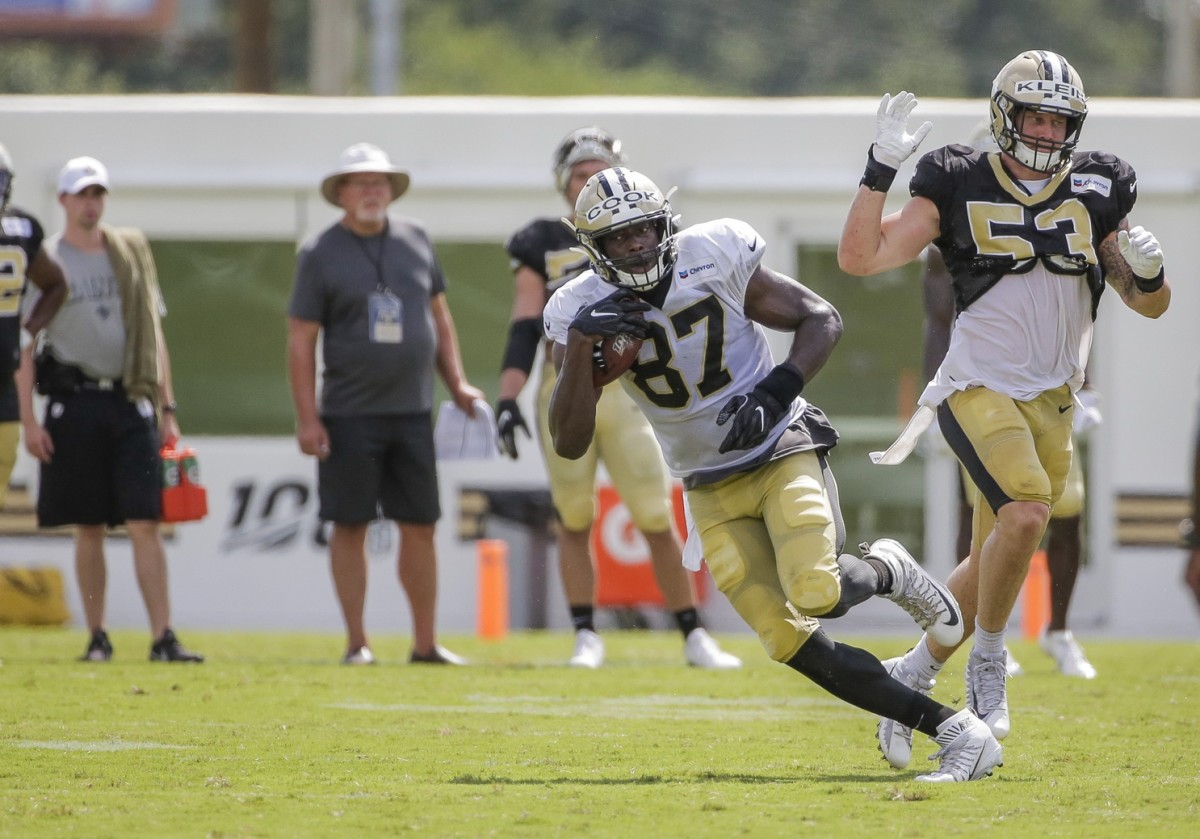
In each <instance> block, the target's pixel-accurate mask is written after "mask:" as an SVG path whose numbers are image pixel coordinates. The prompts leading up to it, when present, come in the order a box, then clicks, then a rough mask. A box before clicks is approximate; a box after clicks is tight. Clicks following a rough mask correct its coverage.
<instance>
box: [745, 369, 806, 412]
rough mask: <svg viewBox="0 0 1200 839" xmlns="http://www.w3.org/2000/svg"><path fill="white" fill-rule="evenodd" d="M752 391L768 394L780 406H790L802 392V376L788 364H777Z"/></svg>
mask: <svg viewBox="0 0 1200 839" xmlns="http://www.w3.org/2000/svg"><path fill="white" fill-rule="evenodd" d="M754 389H755V390H762V391H764V392H765V393H768V394H770V395H771V397H773V398H774V399H775V401H776V402H778V403H779V404H780V405H791V404H792V402H793V401H794V400H795V399H796V397H797V396H799V395H800V391H802V390H804V374H803V373H801V372H800V371H799V370H797V369H796V368H795V367H792V366H791V365H789V364H786V363H784V364H777V365H775V367H773V368H772V369H771V372H770V373H768V374H767V375H765V376H763V378H762V381H761V382H759V383H758V384H757V385H755V386H754Z"/></svg>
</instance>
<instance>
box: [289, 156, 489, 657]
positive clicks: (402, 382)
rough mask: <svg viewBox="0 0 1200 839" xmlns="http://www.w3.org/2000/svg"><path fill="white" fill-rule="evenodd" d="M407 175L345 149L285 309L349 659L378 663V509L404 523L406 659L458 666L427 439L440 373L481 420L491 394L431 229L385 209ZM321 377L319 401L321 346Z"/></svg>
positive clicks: (302, 437) (381, 159) (304, 436)
mask: <svg viewBox="0 0 1200 839" xmlns="http://www.w3.org/2000/svg"><path fill="white" fill-rule="evenodd" d="M408 183H409V176H408V173H407V172H404V171H402V170H401V169H399V168H397V167H396V166H393V165H392V162H391V161H390V160H389V159H388V156H387V155H386V154H385V153H384V152H383V151H382V150H381V149H379V148H378V147H376V146H373V145H371V144H369V143H358V144H355V145H353V146H350V147H349V148H348V149H346V150H345V151H344V152H342V157H341V162H340V165H339V166H338V168H337V169H335V170H334V171H333V172H331V173H329V175H327V176H326V177H325V179H324V180H323V181H322V182H321V195H322V196H323V197H324V198H325V200H326V201H328V202H329V203H330V204H333V205H334V206H336V207H339V208H341V210H342V217H341V219H339V220H338V221H337V222H335V223H334V224H332V225H330V226H329V227H327V228H326V229H325V230H322V231H321V232H320V233H318V234H317V235H315V236H314V237H312V238H311V239H309V240H308V241H307V242H305V244H304V246H303V247H302V248H301V249H300V253H299V255H298V257H297V262H296V278H295V286H294V288H293V291H292V298H291V302H290V304H289V306H288V374H289V377H290V379H291V387H292V400H293V402H294V403H295V407H296V439H297V441H298V443H299V445H300V450H301V451H302V452H304V453H305V454H307V455H312V456H313V457H315V458H317V461H318V463H317V483H318V493H319V496H320V516H321V518H322V519H323V520H325V521H329V522H332V524H333V532H332V535H331V537H330V541H329V557H330V567H331V570H332V575H333V583H334V588H335V590H336V592H337V597H338V601H339V603H340V605H341V610H342V617H343V618H344V619H345V622H346V635H347V646H346V653H345V655H344V656H343V658H342V662H343V663H344V664H371V663H373V662H374V661H375V656H374V654H373V653H372V652H371V647H370V643H369V641H368V638H367V633H366V628H365V625H364V622H363V607H364V604H365V601H366V593H367V561H366V551H365V542H366V534H367V527H368V525H369V524H370V523H371V522H372V521H373V520H374V519H375V518H376V517H377V515H378V514H379V513H382V515H383V516H384V517H386V518H388V519H391V520H393V521H395V522H396V524H397V525H398V526H399V528H400V552H399V557H398V560H397V564H398V574H399V577H400V583H401V585H402V586H403V588H404V591H405V594H406V595H407V597H408V603H409V607H410V609H411V611H412V620H413V647H412V652H411V655H410V658H409V660H410V661H411V662H413V663H426V664H463V663H465V662H464V661H463V659H461V658H460V657H458V656H457V655H455V654H454V653H452V652H450V651H449V650H447V649H445V648H444V647H442V646H441V645H439V644H438V643H437V634H436V629H435V617H436V602H437V554H436V551H435V549H434V527H435V525H436V522H437V520H438V518H439V517H440V516H441V508H440V506H439V502H438V486H437V464H436V461H435V459H434V444H433V373H434V370H435V369H436V371H437V373H438V375H440V376H441V378H442V381H443V382H444V383H445V385H446V388H447V390H448V391H449V393H450V396H451V398H452V399H453V400H454V402H455V404H456V405H457V406H458V407H459V408H461V409H462V410H463V411H465V412H467V414H468V415H470V416H474V415H475V400H477V399H482V398H483V393H482V392H481V391H480V390H479V389H478V388H476V387H473V386H472V385H471V384H470V383H469V382H468V381H467V378H466V375H465V374H464V372H463V365H462V357H461V356H460V354H459V350H458V338H457V335H456V333H455V329H454V321H453V319H452V318H451V316H450V308H449V305H448V304H447V302H446V294H445V290H446V282H445V278H444V277H443V275H442V269H441V265H440V264H439V263H438V260H437V256H436V254H435V253H434V249H433V244H432V242H431V241H430V239H429V236H428V234H427V233H426V232H425V229H424V227H423V226H422V225H421V224H420V223H419V222H416V221H414V220H412V219H406V218H400V217H389V215H388V205H389V204H391V203H392V202H393V201H395V200H396V199H397V198H399V197H400V196H401V195H403V194H404V192H405V191H406V190H407V189H408ZM322 332H324V336H323V338H324V340H323V342H322V347H323V361H324V373H323V375H322V382H321V396H320V400H319V402H318V398H317V387H316V379H317V361H316V352H317V341H318V337H320V336H321V333H322Z"/></svg>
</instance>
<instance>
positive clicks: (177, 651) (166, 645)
mask: <svg viewBox="0 0 1200 839" xmlns="http://www.w3.org/2000/svg"><path fill="white" fill-rule="evenodd" d="M150 660H151V661H195V662H197V663H198V662H201V661H204V656H202V655H200V653H194V652H192V651H191V650H189V649H186V648H185V647H184V646H183V644H181V643H179V639H178V638H176V637H175V633H174V632H172V631H171V630H170V629H168V630H167V631H166V632H164V633H163V635H162V637H161V638H159V639H158V640H157V641H155V642H154V645H153V646H152V647H150Z"/></svg>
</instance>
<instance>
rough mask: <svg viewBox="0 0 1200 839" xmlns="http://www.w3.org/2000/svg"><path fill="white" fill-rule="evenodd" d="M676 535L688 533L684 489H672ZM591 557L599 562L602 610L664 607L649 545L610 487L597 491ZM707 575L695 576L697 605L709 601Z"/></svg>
mask: <svg viewBox="0 0 1200 839" xmlns="http://www.w3.org/2000/svg"><path fill="white" fill-rule="evenodd" d="M672 499H673V501H674V505H675V534H676V535H677V536H679V537H680V539H682V538H683V534H684V533H685V532H686V528H685V526H684V517H683V488H682V487H681V486H680V485H678V484H676V485H675V486H674V488H673V490H672ZM591 547H592V556H593V557H594V558H595V560H596V605H597V606H601V607H633V606H662V605H664V601H663V596H662V592H661V591H659V589H658V582H657V580H656V579H655V576H654V565H653V564H652V563H651V561H650V546H649V545H647V544H646V540H645V538H643V537H642V534H641V533H640V532H638V529H637V528H636V527H634V525H633V517H632V516H630V515H629V510H628V508H626V506H625V504H624V503H623V502H622V501H621V499H620V496H618V495H617V491H616V490H615V489H613V488H612V487H611V486H608V485H601V486H599V487H597V488H596V521H595V523H594V524H593V525H592V542H591ZM705 577H707V572H700V573H696V574H693V577H692V587H693V590H694V591H695V593H696V602H697V603H703V602H704V601H705V599H706V598H707V594H708V591H707V589H708V587H707V586H706V585H705V582H704V580H705Z"/></svg>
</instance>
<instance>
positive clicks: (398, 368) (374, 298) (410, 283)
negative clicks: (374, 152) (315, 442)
mask: <svg viewBox="0 0 1200 839" xmlns="http://www.w3.org/2000/svg"><path fill="white" fill-rule="evenodd" d="M445 290H446V282H445V278H444V277H443V276H442V268H441V265H439V264H438V261H437V256H436V255H435V254H434V250H433V243H432V242H430V240H429V236H428V234H427V233H426V232H425V229H424V228H423V227H422V226H421V225H420V224H419V223H417V222H415V221H412V220H411V219H401V218H391V219H389V223H388V228H387V230H385V231H384V232H383V233H382V234H381V235H379V236H365V237H364V236H357V235H355V234H354V233H351V232H350V231H349V230H347V229H346V228H345V227H343V226H342V225H341V224H340V223H335V224H333V225H332V226H330V227H328V228H326V229H325V230H323V231H321V232H320V233H318V234H317V235H316V236H314V237H313V238H312V239H310V240H308V241H307V242H305V243H304V245H303V246H302V247H301V248H300V252H299V254H298V255H297V258H296V282H295V286H294V287H293V289H292V298H291V302H290V303H289V304H288V315H290V316H291V317H293V318H297V319H299V320H307V321H313V322H316V323H319V324H320V325H321V332H322V343H323V351H324V354H323V360H324V364H325V372H324V377H323V380H322V388H321V413H322V414H323V415H326V416H355V415H366V414H412V413H421V412H426V411H432V410H433V372H434V361H435V357H436V354H437V334H436V332H435V329H434V323H433V315H432V312H431V310H430V306H429V301H430V298H432V297H433V296H434V295H437V294H442V293H443V292H444V291H445ZM397 309H398V311H397Z"/></svg>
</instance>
